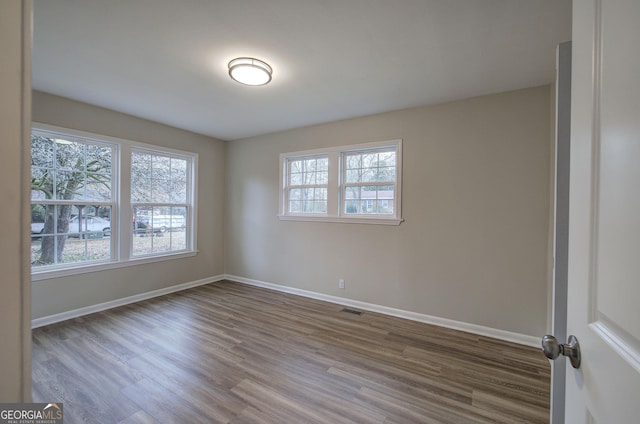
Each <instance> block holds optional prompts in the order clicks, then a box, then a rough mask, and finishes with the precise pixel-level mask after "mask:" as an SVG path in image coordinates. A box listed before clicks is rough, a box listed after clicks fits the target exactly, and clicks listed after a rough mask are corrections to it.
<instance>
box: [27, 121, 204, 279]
mask: <svg viewBox="0 0 640 424" xmlns="http://www.w3.org/2000/svg"><path fill="white" fill-rule="evenodd" d="M34 131H35V132H37V133H43V134H48V135H51V136H56V135H63V136H65V137H68V138H69V139H72V140H73V141H78V142H82V143H86V142H90V143H94V144H98V145H104V146H108V147H111V148H112V149H113V159H112V161H113V162H112V174H111V178H112V181H114V182H115V184H112V187H111V189H112V201H111V202H98V204H106V205H110V206H111V224H112V226H111V230H112V231H111V234H112V236H111V237H110V243H111V250H112V252H111V259H110V260H100V261H84V262H77V263H72V264H67V263H62V264H55V265H47V266H42V267H33V266H32V267H31V280H32V281H39V280H46V279H51V278H58V277H64V276H68V275H77V274H84V273H89V272H96V271H104V270H108V269H115V268H122V267H127V266H133V265H138V264H142V263H151V262H157V261H165V260H173V259H181V258H187V257H191V256H195V255H197V254H198V248H197V246H198V245H197V230H198V228H197V225H198V224H197V209H198V196H197V191H198V158H199V155H198V153H195V152H189V151H186V150H178V149H174V148H170V147H165V146H159V145H153V144H149V143H143V142H139V141H134V140H127V139H123V138H117V137H112V136H108V135H103V134H97V133H91V132H86V131H80V130H76V129H73V128H65V127H59V126H55V125H49V124H41V123H38V122H32V123H30V133H31V132H34ZM76 139H77V140H76ZM29 145H30V144H29ZM136 150H137V151H141V152H144V153H147V154H154V155H158V156H161V155H165V156H171V157H177V158H180V159H185V160H187V161H188V162H190V167H189V168H190V170H189V173H188V178H189V184H190V187H189V188H190V191H189V194H188V199H187V200H188V202H187V204H186V205H187V209H188V210H189V216H188V225H187V227H186V230H187V231H188V234H187V248H186V249H183V250H179V251H170V252H168V253H153V254H147V255H138V256H133V255H132V251H133V247H132V246H133V237H132V235H133V234H132V226H131V217H132V213H133V207H132V203H131V193H130V189H131V155H132V152H134V151H136ZM123 169H127V170H128V171H127V172H122V170H123ZM30 202H31V203H55V204H60V201H55V200H52V201H46V200H45V201H43V202H40V200H30ZM63 203H64V202H63ZM67 203H72V204H84V203H90V202H85V201H69V202H67ZM91 204H94V203H91ZM154 205H155V204H154ZM163 205H166V204H163ZM180 206H184V204H181V205H180Z"/></svg>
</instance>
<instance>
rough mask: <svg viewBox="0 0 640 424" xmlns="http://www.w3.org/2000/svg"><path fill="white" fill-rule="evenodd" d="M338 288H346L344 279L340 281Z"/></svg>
mask: <svg viewBox="0 0 640 424" xmlns="http://www.w3.org/2000/svg"><path fill="white" fill-rule="evenodd" d="M338 288H339V289H343V288H344V280H343V279H342V278H341V279H339V280H338Z"/></svg>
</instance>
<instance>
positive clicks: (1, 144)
mask: <svg viewBox="0 0 640 424" xmlns="http://www.w3.org/2000/svg"><path fill="white" fill-rule="evenodd" d="M30 12H31V2H30V1H22V0H3V1H2V2H0V40H1V41H0V44H1V45H2V54H1V55H0V93H2V95H0V161H1V165H0V199H2V207H0V222H2V224H3V225H2V237H1V238H0V272H2V277H0V403H5V402H24V401H27V402H28V401H30V400H31V326H30V320H29V304H30V302H29V291H30V290H29V280H30V275H29V262H28V253H27V252H28V242H27V240H26V234H27V228H28V227H29V223H28V222H29V221H28V220H29V218H30V217H29V216H28V211H29V207H28V203H27V190H26V187H25V186H24V184H23V183H21V181H22V182H24V181H27V180H28V174H27V172H29V171H28V169H29V156H28V155H29V149H28V143H27V142H26V141H27V140H28V134H29V122H30V113H29V112H30V111H29V109H30V108H29V89H30V84H31V81H30V75H31V69H30V58H31V52H30V51H26V52H25V51H23V46H29V45H30V25H29V22H30V19H29V18H30V16H31V13H30Z"/></svg>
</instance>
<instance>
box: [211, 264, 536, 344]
mask: <svg viewBox="0 0 640 424" xmlns="http://www.w3.org/2000/svg"><path fill="white" fill-rule="evenodd" d="M224 279H225V280H231V281H237V282H240V283H245V284H249V285H252V286H256V287H263V288H266V289H271V290H276V291H280V292H283V293H290V294H295V295H298V296H304V297H309V298H312V299H318V300H324V301H326V302H331V303H337V304H339V305H344V306H350V307H353V308H358V309H364V310H367V311H372V312H378V313H381V314H385V315H391V316H394V317H398V318H405V319H409V320H412V321H418V322H424V323H426V324H433V325H438V326H440V327H446V328H451V329H454V330H460V331H466V332H468V333H473V334H478V335H480V336H486V337H492V338H494V339H499V340H504V341H508V342H512V343H518V344H521V345H525V346H531V347H540V339H539V338H538V337H534V336H528V335H525V334H520V333H513V332H511V331H505V330H500V329H497V328H491V327H484V326H482V325H477V324H470V323H467V322H461V321H455V320H451V319H447V318H440V317H436V316H432V315H425V314H419V313H417V312H411V311H405V310H402V309H395V308H390V307H387V306H382V305H376V304H373V303H366V302H360V301H358V300H352V299H346V298H344V297H337V296H331V295H328V294H323V293H317V292H313V291H309V290H302V289H297V288H294V287H287V286H281V285H279V284H273V283H267V282H264V281H258V280H252V279H250V278H244V277H238V276H237V275H228V274H227V275H225V276H224Z"/></svg>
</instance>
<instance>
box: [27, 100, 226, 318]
mask: <svg viewBox="0 0 640 424" xmlns="http://www.w3.org/2000/svg"><path fill="white" fill-rule="evenodd" d="M33 121H34V122H38V123H43V124H50V125H57V126H61V127H65V128H72V129H76V130H81V131H87V132H92V133H96V134H102V135H108V136H112V137H118V138H124V139H128V140H133V141H139V142H143V143H149V144H155V145H158V146H165V147H171V148H175V149H181V150H186V151H190V152H194V153H198V155H199V156H198V165H199V166H198V189H197V190H198V205H197V206H198V211H197V213H198V217H199V221H198V235H197V241H198V246H197V248H198V251H199V252H198V254H197V256H195V257H190V258H184V259H174V260H168V261H164V262H155V263H151V264H141V265H136V266H129V267H124V268H118V269H113V270H108V271H100V272H95V273H91V274H79V275H76V276H69V277H61V278H56V279H50V280H42V281H34V282H33V296H32V301H33V303H32V306H33V317H34V318H40V317H44V316H48V315H52V314H56V313H60V312H66V311H69V310H73V309H78V308H81V307H86V306H91V305H95V304H98V303H102V302H107V301H111V300H116V299H120V298H123V297H127V296H132V295H136V294H140V293H144V292H148V291H152V290H157V289H162V288H165V287H169V286H173V285H177V284H181V283H188V282H192V281H197V280H200V279H204V278H208V277H213V276H218V275H222V274H223V273H224V237H223V236H224V232H223V224H224V223H223V220H224V204H223V202H222V199H224V190H225V187H224V185H225V181H224V142H222V141H219V140H215V139H212V138H209V137H205V136H202V135H198V134H194V133H190V132H187V131H182V130H179V129H176V128H172V127H168V126H165V125H161V124H157V123H154V122H150V121H146V120H142V119H138V118H134V117H132V116H129V115H124V114H121V113H117V112H114V111H110V110H107V109H102V108H99V107H95V106H91V105H87V104H83V103H78V102H75V101H72V100H69V99H64V98H61V97H57V96H53V95H50V94H45V93H40V92H34V95H33Z"/></svg>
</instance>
